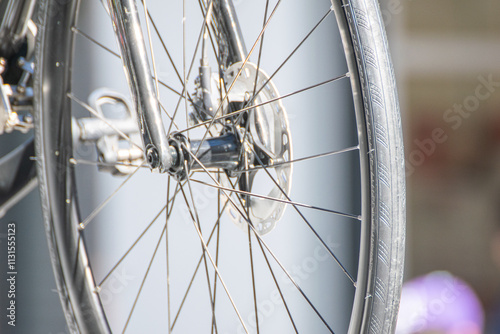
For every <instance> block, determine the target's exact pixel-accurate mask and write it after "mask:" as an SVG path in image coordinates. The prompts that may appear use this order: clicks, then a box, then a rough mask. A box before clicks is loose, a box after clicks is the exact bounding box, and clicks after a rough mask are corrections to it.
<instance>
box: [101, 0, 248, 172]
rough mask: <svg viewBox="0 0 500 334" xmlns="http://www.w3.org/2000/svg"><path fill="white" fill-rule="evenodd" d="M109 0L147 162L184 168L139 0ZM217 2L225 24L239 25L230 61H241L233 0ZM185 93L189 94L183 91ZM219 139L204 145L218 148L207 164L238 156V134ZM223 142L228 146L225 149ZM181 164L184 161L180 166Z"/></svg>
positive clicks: (197, 144)
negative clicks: (165, 114)
mask: <svg viewBox="0 0 500 334" xmlns="http://www.w3.org/2000/svg"><path fill="white" fill-rule="evenodd" d="M107 3H108V9H109V12H110V16H111V18H112V20H113V23H114V28H115V31H116V34H117V36H118V42H119V45H120V49H121V54H122V61H123V63H124V68H125V74H126V77H127V80H128V84H129V89H130V92H131V95H132V99H133V102H134V105H135V111H136V113H137V122H138V125H139V129H140V133H141V136H142V141H143V144H144V149H145V155H146V158H147V162H148V164H149V166H150V168H151V169H153V170H159V171H160V172H168V171H172V170H176V169H178V168H182V164H183V162H182V161H180V160H181V157H180V155H182V154H181V152H179V147H175V143H176V141H175V140H174V141H172V139H169V138H167V134H166V133H165V127H164V125H163V121H162V118H161V112H160V104H159V101H158V96H157V89H158V87H155V80H157V78H156V75H154V74H153V73H151V67H150V64H149V60H148V53H147V49H146V43H145V38H144V36H143V34H142V31H141V27H140V22H139V15H138V10H137V5H136V1H135V0H107ZM214 3H215V1H214ZM210 5H212V6H214V4H213V3H210ZM216 5H218V6H220V13H221V20H222V21H223V22H222V23H223V25H224V26H228V25H229V26H233V27H237V29H235V30H236V32H233V31H234V30H229V31H231V32H232V33H231V34H230V36H228V39H229V41H230V42H229V47H230V48H232V49H233V50H235V51H236V52H233V53H232V54H237V56H236V58H239V59H229V61H231V62H237V61H242V60H243V59H244V57H246V50H245V47H244V44H243V38H242V36H241V32H240V30H239V25H238V22H237V18H236V14H235V11H234V7H233V5H232V2H231V0H221V1H217V4H216ZM145 15H149V13H147V12H146V13H145ZM146 19H147V18H146ZM233 58H234V57H233ZM183 93H184V94H186V92H184V91H183ZM172 121H173V120H172ZM218 139H219V140H212V141H211V143H210V145H208V146H207V145H203V146H206V147H208V149H209V150H211V151H213V152H219V154H214V155H210V154H208V155H207V154H206V153H207V152H205V156H214V157H217V158H216V160H214V161H205V163H206V164H205V166H207V167H209V166H216V165H217V163H218V161H220V160H224V161H225V165H228V164H227V162H228V161H229V160H232V159H234V157H235V156H236V155H235V153H236V152H237V151H238V147H237V146H238V145H235V138H230V137H228V136H227V135H225V136H222V137H219V138H218ZM205 141H206V140H203V139H202V140H201V141H199V142H196V141H192V143H191V144H192V147H200V146H202V144H203V143H204V142H205ZM172 144H174V145H172ZM221 145H222V146H224V147H225V148H224V149H223V148H222V147H221ZM223 151H227V154H226V156H223V157H221V156H220V152H223ZM179 164H180V165H181V166H180V167H179ZM184 173H185V171H184Z"/></svg>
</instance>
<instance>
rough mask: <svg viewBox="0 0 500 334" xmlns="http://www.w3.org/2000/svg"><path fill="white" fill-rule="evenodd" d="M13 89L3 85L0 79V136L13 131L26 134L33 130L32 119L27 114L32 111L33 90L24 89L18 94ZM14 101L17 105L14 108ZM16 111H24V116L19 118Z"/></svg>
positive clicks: (13, 87)
mask: <svg viewBox="0 0 500 334" xmlns="http://www.w3.org/2000/svg"><path fill="white" fill-rule="evenodd" d="M15 87H16V86H11V85H8V84H4V83H3V79H2V78H1V77H0V99H1V101H0V135H1V134H3V133H5V132H7V133H10V132H12V131H14V130H17V131H21V132H23V133H26V132H28V131H29V130H30V129H32V128H33V119H32V117H31V116H30V115H29V114H28V113H29V112H31V110H32V105H31V103H32V98H33V90H32V89H31V88H30V89H27V88H26V87H25V89H24V90H23V91H22V92H18V90H17V89H16V88H15ZM14 101H16V102H19V104H18V105H16V106H14V105H13V104H12V102H14ZM23 102H25V103H26V104H23ZM18 111H24V112H25V113H26V115H25V116H20V115H18Z"/></svg>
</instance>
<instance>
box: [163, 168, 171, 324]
mask: <svg viewBox="0 0 500 334" xmlns="http://www.w3.org/2000/svg"><path fill="white" fill-rule="evenodd" d="M171 179H172V177H171V176H170V175H169V176H168V181H167V205H165V208H166V209H167V212H166V214H165V226H166V227H167V228H166V230H165V257H166V264H165V266H166V269H167V322H168V333H170V321H171V313H170V310H171V308H170V256H169V251H168V218H169V216H170V211H169V210H168V202H169V201H170V180H171Z"/></svg>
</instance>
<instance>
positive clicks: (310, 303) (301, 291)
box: [184, 146, 334, 333]
mask: <svg viewBox="0 0 500 334" xmlns="http://www.w3.org/2000/svg"><path fill="white" fill-rule="evenodd" d="M184 148H185V149H186V147H185V146H184ZM188 152H189V151H188ZM189 154H190V155H191V156H192V157H193V159H195V160H196V162H197V163H198V164H199V165H200V166H201V168H202V169H204V170H206V169H205V168H204V166H203V163H202V162H201V161H199V160H198V158H196V156H195V155H194V154H193V153H191V152H189ZM206 173H207V175H208V176H210V178H211V179H212V180H213V181H214V182H216V183H217V187H220V189H221V190H222V192H223V193H224V195H225V196H226V197H227V199H228V200H229V201H230V202H231V203H232V204H233V206H234V207H235V209H236V210H238V212H239V213H240V215H241V216H242V217H244V218H245V214H244V213H243V212H242V211H241V210H240V209H239V208H238V206H237V205H236V203H235V202H234V200H233V199H232V198H231V196H230V195H229V194H228V193H227V191H231V189H228V188H224V187H222V186H221V185H220V184H219V183H218V182H217V180H216V179H215V178H213V176H212V175H211V174H210V173H209V172H208V171H206ZM193 181H194V180H193ZM203 183H204V182H203ZM232 190H233V191H235V189H232ZM246 221H247V223H248V226H250V228H251V229H252V231H253V233H254V235H255V236H256V237H257V239H259V240H260V241H261V242H262V245H263V246H264V247H265V248H266V250H267V251H268V252H269V254H270V255H271V256H272V257H273V259H274V261H276V263H277V264H278V265H279V266H280V268H281V270H282V271H283V272H284V273H285V275H286V276H287V277H288V279H289V280H290V282H292V284H293V285H294V286H295V288H296V289H297V290H298V291H299V293H300V294H301V295H302V297H303V298H304V299H305V300H306V301H307V303H308V304H309V306H310V307H311V308H312V309H313V310H314V312H315V313H316V315H317V316H318V317H319V318H320V319H321V321H322V322H323V324H324V325H325V326H326V327H327V328H328V329H329V330H330V332H331V333H334V332H333V330H332V329H331V327H330V325H328V323H327V322H326V320H325V319H324V318H323V316H322V315H321V314H320V313H319V311H318V310H317V309H316V307H315V306H314V304H313V303H312V302H311V300H310V299H309V297H307V295H306V294H305V292H304V291H303V290H302V288H301V287H300V286H299V285H298V284H297V282H296V281H295V280H294V279H293V277H292V276H291V275H290V273H289V272H288V270H286V268H285V267H284V266H283V264H282V263H281V261H279V260H278V258H277V257H276V255H275V254H274V253H273V252H272V251H271V249H270V248H269V246H268V245H267V243H266V242H265V241H264V240H263V239H262V238H261V237H260V235H259V232H258V231H257V230H256V229H255V227H254V226H253V224H252V222H251V221H250V219H249V218H248V217H247V218H246Z"/></svg>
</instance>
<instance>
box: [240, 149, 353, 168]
mask: <svg viewBox="0 0 500 334" xmlns="http://www.w3.org/2000/svg"><path fill="white" fill-rule="evenodd" d="M357 150H359V146H351V147H348V148H344V149H342V150H337V151H331V152H327V153H320V154H315V155H310V156H308V157H304V158H297V159H293V160H289V161H280V162H276V163H273V164H272V165H258V166H255V167H251V168H248V169H243V170H241V171H237V172H236V173H246V172H251V171H254V170H260V169H266V168H274V167H277V166H283V165H289V164H293V163H296V162H301V161H307V160H312V159H317V158H322V157H328V156H331V155H336V154H341V153H346V152H353V151H357Z"/></svg>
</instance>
